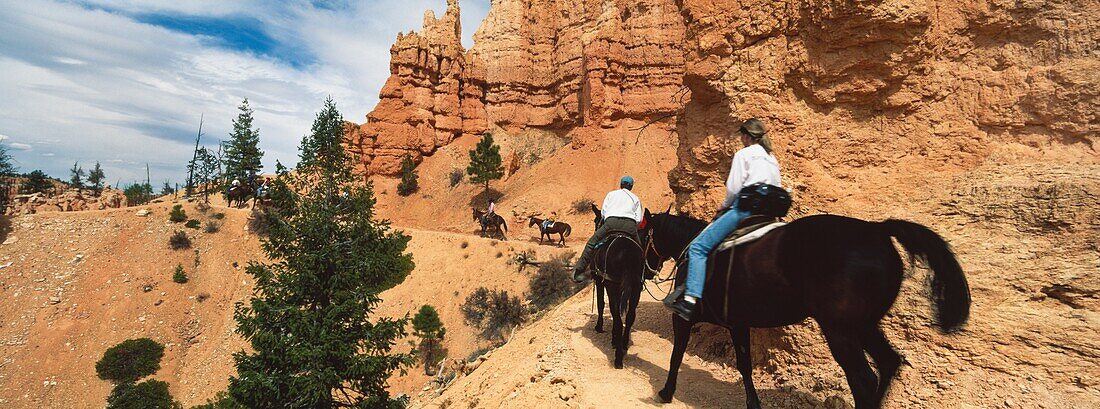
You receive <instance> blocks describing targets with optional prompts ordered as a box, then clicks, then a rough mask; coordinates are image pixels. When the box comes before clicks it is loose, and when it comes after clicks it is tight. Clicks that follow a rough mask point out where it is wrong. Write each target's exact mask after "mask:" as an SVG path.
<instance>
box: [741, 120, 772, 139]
mask: <svg viewBox="0 0 1100 409" xmlns="http://www.w3.org/2000/svg"><path fill="white" fill-rule="evenodd" d="M739 131H740V132H742V133H746V134H748V135H750V136H755V137H760V136H763V135H764V134H766V133H768V130H767V129H764V123H763V122H760V120H759V119H756V118H749V119H748V120H746V121H745V122H744V123H742V124H741V129H739Z"/></svg>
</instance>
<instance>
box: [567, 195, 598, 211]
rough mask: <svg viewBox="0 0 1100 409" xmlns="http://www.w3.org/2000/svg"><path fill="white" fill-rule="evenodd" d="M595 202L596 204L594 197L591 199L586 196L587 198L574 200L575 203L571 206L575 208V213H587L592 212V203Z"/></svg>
mask: <svg viewBox="0 0 1100 409" xmlns="http://www.w3.org/2000/svg"><path fill="white" fill-rule="evenodd" d="M594 204H596V202H594V201H592V199H589V198H587V197H586V198H583V199H577V200H576V201H574V202H573V205H572V206H570V208H571V209H573V213H577V214H585V213H590V212H591V211H592V205H594Z"/></svg>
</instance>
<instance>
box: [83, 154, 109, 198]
mask: <svg viewBox="0 0 1100 409" xmlns="http://www.w3.org/2000/svg"><path fill="white" fill-rule="evenodd" d="M106 178H107V174H106V173H104V172H103V167H102V166H100V165H99V162H96V163H95V167H94V168H92V171H91V172H88V183H90V184H91V185H92V190H94V191H95V194H97V195H98V194H99V192H102V191H103V181H104V180H105V179H106Z"/></svg>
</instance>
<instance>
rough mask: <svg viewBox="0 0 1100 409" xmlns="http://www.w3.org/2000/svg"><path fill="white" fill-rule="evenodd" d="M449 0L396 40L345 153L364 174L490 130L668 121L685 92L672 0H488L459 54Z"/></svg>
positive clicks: (394, 168)
mask: <svg viewBox="0 0 1100 409" xmlns="http://www.w3.org/2000/svg"><path fill="white" fill-rule="evenodd" d="M458 16H459V8H458V4H457V2H456V1H455V0H450V1H449V2H448V8H447V13H446V14H445V15H444V16H443V17H442V18H440V19H436V18H435V17H434V15H433V14H432V12H431V11H429V12H428V13H427V14H426V15H425V18H424V28H423V30H421V32H420V33H410V34H406V35H399V36H398V38H397V42H396V43H395V44H394V46H393V47H392V48H391V51H390V52H391V62H390V71H391V76H390V78H389V80H388V81H387V82H386V85H385V86H384V87H383V88H382V91H381V93H380V94H379V98H380V101H379V103H378V105H377V106H376V107H375V109H374V110H373V111H371V113H370V114H368V115H367V119H368V121H367V123H366V124H363V125H349V127H348V141H349V149H350V150H351V151H352V152H353V153H355V154H359V155H361V157H362V158H363V160H362V161H363V163H364V165H365V170H367V171H368V172H369V173H372V174H391V175H392V174H396V173H397V172H398V170H399V169H400V167H399V163H400V159H401V157H402V156H403V155H405V154H410V155H412V157H413V159H414V160H416V161H418V162H419V160H420V157H421V155H430V154H431V153H433V152H434V151H435V149H436V148H438V147H439V146H442V145H445V144H447V143H449V142H451V141H452V140H454V139H455V138H457V137H459V136H461V135H464V134H479V133H482V132H484V131H486V130H487V129H488V127H489V126H490V125H495V126H499V127H501V128H503V129H505V130H506V131H509V132H517V131H521V130H524V129H529V128H536V129H544V130H550V131H552V132H554V133H557V134H567V133H569V131H570V130H571V129H574V128H576V127H584V126H591V127H596V128H600V127H614V126H616V124H617V123H618V122H619V121H620V120H622V119H624V118H634V119H643V120H646V119H662V118H664V119H668V118H671V117H672V116H673V114H674V113H675V112H676V111H677V110H678V109H679V107H680V105H681V104H682V103H683V100H684V98H686V97H687V95H686V90H685V89H684V88H682V81H681V79H682V77H683V60H684V57H683V51H682V49H681V42H682V39H683V24H682V22H681V20H680V17H679V14H678V9H677V7H676V5H675V2H674V1H672V0H645V1H625V0H622V1H596V0H573V1H549V0H539V1H529V0H501V1H497V2H494V4H493V6H492V8H491V9H490V12H489V15H488V16H487V17H486V20H485V23H483V24H482V26H481V28H480V29H479V30H478V31H477V32H476V33H475V34H474V44H475V45H474V47H473V49H472V50H470V51H468V52H466V51H463V48H462V45H461V42H460V38H461V37H460V27H459V22H458Z"/></svg>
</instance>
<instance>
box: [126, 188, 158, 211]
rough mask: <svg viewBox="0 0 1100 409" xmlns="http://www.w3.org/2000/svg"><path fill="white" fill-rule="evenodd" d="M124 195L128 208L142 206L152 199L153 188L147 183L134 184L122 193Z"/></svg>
mask: <svg viewBox="0 0 1100 409" xmlns="http://www.w3.org/2000/svg"><path fill="white" fill-rule="evenodd" d="M122 194H124V195H126V204H127V205H129V206H137V205H142V204H145V203H148V202H149V199H150V198H152V197H153V187H152V186H149V184H148V183H134V184H132V185H130V186H127V187H126V189H124V190H123V191H122Z"/></svg>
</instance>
